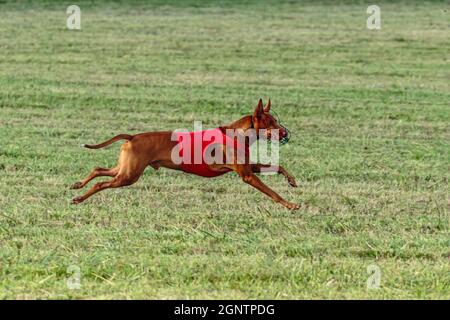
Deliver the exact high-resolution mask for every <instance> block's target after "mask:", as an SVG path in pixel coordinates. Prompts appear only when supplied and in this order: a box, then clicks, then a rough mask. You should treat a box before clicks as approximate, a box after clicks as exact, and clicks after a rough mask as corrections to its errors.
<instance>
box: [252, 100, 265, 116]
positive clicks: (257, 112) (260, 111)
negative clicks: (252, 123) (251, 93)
mask: <svg viewBox="0 0 450 320" xmlns="http://www.w3.org/2000/svg"><path fill="white" fill-rule="evenodd" d="M263 112H264V109H263V102H262V99H259V101H258V105H257V106H256V109H255V112H254V113H253V116H254V117H255V118H259V117H261V115H262V114H263Z"/></svg>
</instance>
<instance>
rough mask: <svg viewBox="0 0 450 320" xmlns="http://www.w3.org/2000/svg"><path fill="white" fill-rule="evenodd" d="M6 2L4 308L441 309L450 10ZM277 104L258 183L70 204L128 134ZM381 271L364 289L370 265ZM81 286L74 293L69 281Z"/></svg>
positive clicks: (447, 285)
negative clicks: (242, 302)
mask: <svg viewBox="0 0 450 320" xmlns="http://www.w3.org/2000/svg"><path fill="white" fill-rule="evenodd" d="M69 4H71V3H64V2H62V3H60V4H57V3H56V2H53V1H48V2H37V1H35V2H31V3H28V2H26V1H20V2H10V1H6V2H5V1H1V2H0V35H1V36H0V297H3V298H33V299H34V298H43V299H46V298H50V299H52V298H108V299H110V298H256V299H258V298H276V299H278V298H294V299H295V298H308V299H309V298H373V299H378V298H420V299H422V298H425V299H429V298H437V299H449V298H450V272H449V271H450V260H449V259H450V232H449V229H450V228H449V227H450V222H449V206H450V200H449V169H450V143H449V141H450V104H449V101H450V69H449V59H450V55H449V52H450V38H449V21H450V20H449V18H450V16H449V14H450V13H449V12H450V7H449V5H448V3H445V2H422V1H418V2H398V3H392V2H379V3H377V4H378V5H379V6H380V7H381V18H382V29H381V30H380V31H369V30H367V28H366V18H367V16H368V15H367V14H366V8H367V5H368V4H367V3H365V2H363V1H358V2H356V1H355V2H352V1H343V2H342V4H341V5H336V4H333V2H331V1H327V2H324V3H317V2H305V3H297V2H295V1H285V2H279V1H270V2H269V1H247V2H245V4H238V3H237V2H232V1H222V2H217V3H215V2H212V1H208V2H201V1H187V2H184V1H183V2H181V1H180V3H177V2H176V1H170V2H169V3H168V4H164V2H163V1H159V2H155V3H153V4H144V3H142V2H136V3H134V4H126V3H121V2H114V3H113V4H111V5H107V4H106V3H98V2H95V3H94V2H84V1H80V2H78V4H79V5H80V7H81V12H82V17H81V18H82V22H81V26H82V30H80V31H69V30H67V29H66V14H65V10H66V7H67V6H68V5H69ZM259 97H263V98H264V99H267V98H268V97H270V98H271V99H272V103H273V106H274V109H275V110H276V111H277V112H278V114H280V116H281V118H282V119H283V120H284V123H285V124H286V125H287V126H288V128H290V130H291V132H292V133H293V137H292V139H291V141H290V142H289V144H288V145H286V146H285V147H282V149H281V156H280V157H281V163H282V165H284V166H285V168H287V170H288V171H290V172H291V173H292V174H293V175H294V176H295V177H296V178H297V181H298V183H299V188H297V189H293V188H290V187H289V186H288V184H287V183H286V181H285V180H284V179H283V178H282V177H279V176H270V177H263V180H264V181H265V182H266V183H267V184H268V185H269V186H271V187H273V188H274V189H275V190H276V191H278V192H279V193H280V194H281V195H282V196H284V197H285V198H286V199H287V200H288V201H293V202H297V203H300V204H302V205H303V209H301V210H299V211H297V212H295V213H292V212H290V211H288V210H286V209H284V208H283V207H281V206H280V205H277V204H275V203H273V202H272V201H271V200H270V199H268V198H267V197H265V196H264V195H262V194H261V193H258V192H257V191H255V190H253V189H251V188H250V187H248V186H247V185H245V184H244V183H242V182H241V181H240V179H239V178H238V177H237V176H236V175H235V174H229V175H226V176H223V177H220V178H216V179H202V178H199V177H195V176H191V175H187V174H182V173H179V172H175V171H169V170H164V169H163V170H159V171H157V172H155V171H153V170H151V169H148V170H147V171H146V172H145V174H144V176H143V177H142V178H141V180H140V181H139V182H138V183H137V184H135V185H133V186H131V187H128V188H122V189H115V190H107V191H104V192H102V193H99V194H98V195H96V196H94V197H92V198H91V199H90V200H89V201H87V202H86V203H84V204H82V205H79V206H74V205H71V204H70V200H71V198H73V197H74V196H76V195H80V194H81V192H83V191H80V190H78V191H74V190H69V186H70V185H71V184H72V183H73V182H75V181H78V180H79V179H80V178H82V177H84V176H85V175H87V174H88V172H89V171H90V170H91V169H92V168H94V167H96V166H105V167H110V166H113V165H114V164H115V163H116V161H117V153H118V148H119V145H120V144H119V143H117V144H115V145H114V146H112V147H110V148H108V149H103V150H86V149H82V148H80V147H79V145H80V144H81V143H96V142H101V141H103V140H106V139H108V138H110V137H111V136H113V135H115V134H117V133H121V132H128V133H138V132H143V131H152V130H162V129H175V128H183V127H184V128H185V127H187V128H191V127H192V126H193V121H194V120H199V121H203V123H204V125H205V126H208V127H214V126H217V125H219V124H225V123H229V122H230V121H232V120H235V119H238V118H239V117H240V116H242V115H244V114H247V113H249V112H250V111H251V110H252V108H253V107H254V106H255V104H256V102H257V99H258V98H259ZM372 264H375V265H377V266H378V267H379V268H380V270H381V287H380V289H371V290H370V289H367V288H366V282H367V279H368V277H369V274H368V273H367V267H368V266H369V265H372ZM71 265H75V266H78V267H79V268H80V272H81V288H80V289H79V290H70V289H68V288H67V285H66V279H67V277H68V276H69V274H68V273H67V268H68V267H69V266H71Z"/></svg>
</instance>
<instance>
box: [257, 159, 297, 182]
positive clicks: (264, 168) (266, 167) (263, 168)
mask: <svg viewBox="0 0 450 320" xmlns="http://www.w3.org/2000/svg"><path fill="white" fill-rule="evenodd" d="M252 171H253V172H256V173H261V172H276V173H278V174H282V175H283V176H285V177H286V179H287V181H288V183H289V184H290V185H291V186H293V187H297V183H296V182H295V178H294V177H293V176H292V175H290V174H289V172H287V171H286V169H284V168H283V167H282V166H273V165H270V164H262V163H256V164H252Z"/></svg>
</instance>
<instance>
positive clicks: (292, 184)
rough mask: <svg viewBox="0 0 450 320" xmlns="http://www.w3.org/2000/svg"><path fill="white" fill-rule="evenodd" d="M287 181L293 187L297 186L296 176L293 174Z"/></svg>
mask: <svg viewBox="0 0 450 320" xmlns="http://www.w3.org/2000/svg"><path fill="white" fill-rule="evenodd" d="M287 181H288V183H289V184H290V185H291V186H292V187H294V188H297V183H296V182H295V178H294V177H292V176H289V177H287Z"/></svg>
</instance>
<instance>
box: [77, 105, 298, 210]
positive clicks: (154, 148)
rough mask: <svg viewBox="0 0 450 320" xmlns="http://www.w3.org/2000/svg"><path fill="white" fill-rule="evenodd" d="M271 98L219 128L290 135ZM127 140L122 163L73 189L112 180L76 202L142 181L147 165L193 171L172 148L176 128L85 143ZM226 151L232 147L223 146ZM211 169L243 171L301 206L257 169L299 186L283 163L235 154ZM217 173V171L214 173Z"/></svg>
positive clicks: (278, 198)
mask: <svg viewBox="0 0 450 320" xmlns="http://www.w3.org/2000/svg"><path fill="white" fill-rule="evenodd" d="M269 111H270V100H269V101H268V103H267V105H266V107H265V108H263V104H262V100H261V99H259V102H258V105H257V107H256V109H255V111H254V113H253V115H247V116H245V117H243V118H241V119H239V120H237V121H235V122H233V123H231V124H230V125H227V126H222V127H220V128H219V129H220V130H221V131H222V132H223V133H224V134H225V132H226V131H228V130H227V129H235V130H236V129H240V130H242V132H246V131H247V130H249V129H254V130H255V132H257V133H258V132H260V130H261V129H265V130H263V131H264V132H266V136H265V138H269V137H270V134H271V130H273V129H278V133H279V139H282V138H285V137H286V136H287V135H288V132H287V131H286V128H284V127H283V126H281V125H279V123H278V121H277V120H276V119H275V118H274V117H273V116H272V115H271V114H270V113H269ZM257 138H259V135H257ZM118 140H127V141H126V142H125V143H124V144H123V145H122V147H121V150H120V156H119V163H118V165H117V166H116V167H115V168H112V169H105V168H96V169H94V170H93V171H92V172H91V174H89V176H87V177H86V179H84V180H82V181H80V182H77V183H75V184H74V185H73V186H72V189H80V188H83V187H84V186H85V185H86V184H87V183H88V182H89V181H91V180H92V179H94V178H96V177H99V176H110V177H113V178H112V179H111V180H108V181H104V182H99V183H96V184H95V185H94V186H93V187H92V188H91V189H90V190H89V191H88V192H86V194H84V195H83V196H81V197H76V198H74V199H73V200H72V203H74V204H78V203H81V202H83V201H84V200H86V199H87V198H89V197H90V196H92V195H93V194H94V193H97V192H99V191H101V190H104V189H107V188H118V187H123V186H129V185H132V184H133V183H135V182H136V181H138V179H139V177H140V176H141V175H142V173H143V172H144V170H145V168H146V167H147V166H151V167H153V168H154V169H155V170H158V169H159V167H165V168H170V169H175V170H182V171H186V172H192V171H188V170H185V169H184V167H183V165H182V164H177V163H175V162H174V161H173V156H172V151H173V149H174V148H175V147H176V145H177V143H178V142H177V141H172V132H171V131H164V132H147V133H141V134H137V135H128V134H119V135H117V136H115V137H114V138H112V139H110V140H108V141H106V142H103V143H101V144H98V145H84V146H85V147H86V148H90V149H99V148H103V147H105V146H107V145H109V144H111V143H113V142H115V141H118ZM223 150H224V151H223V152H224V153H227V152H228V151H229V150H226V149H225V148H224V149H223ZM207 169H208V170H209V171H210V172H214V173H217V174H216V175H220V174H223V173H226V172H230V171H234V172H237V173H238V174H239V176H240V177H241V178H242V180H243V181H244V182H245V183H247V184H250V185H251V186H253V187H255V188H256V189H258V190H259V191H261V192H263V193H265V194H266V195H268V196H269V197H271V198H272V199H273V200H274V201H276V202H278V203H281V204H282V205H284V206H285V207H286V208H289V209H294V210H295V209H298V208H300V206H299V205H297V204H295V203H291V202H288V201H286V200H284V199H283V198H282V197H281V196H279V195H278V194H277V193H276V192H275V191H273V190H272V189H270V188H269V187H268V186H266V185H265V184H264V183H263V182H262V181H261V180H260V179H259V178H258V177H257V176H256V175H255V173H260V172H262V171H264V170H265V169H268V170H274V171H275V170H276V172H277V173H278V174H282V175H284V176H285V177H286V178H287V180H288V182H289V184H290V185H291V186H293V187H297V185H296V183H295V179H294V177H293V176H291V175H290V174H289V173H288V172H287V171H286V170H285V169H284V168H282V167H281V166H277V167H273V166H270V165H265V164H252V163H249V162H248V161H244V163H242V162H239V161H237V158H236V157H234V161H231V162H230V163H228V162H227V163H223V164H221V163H213V164H209V165H207ZM210 176H215V175H210Z"/></svg>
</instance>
